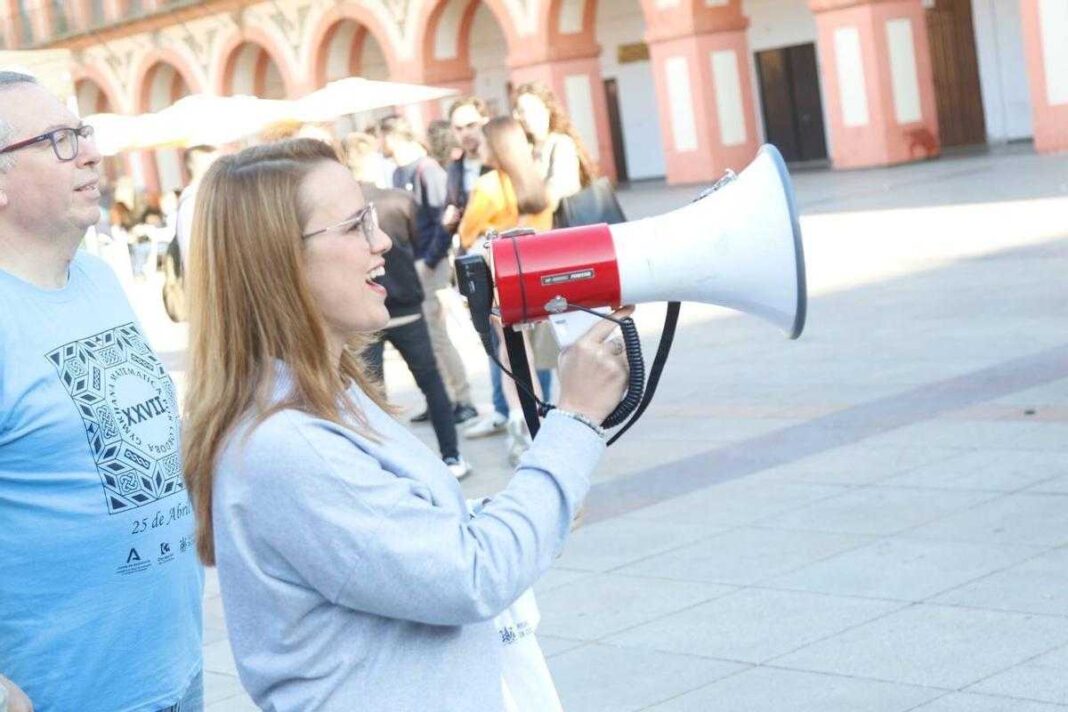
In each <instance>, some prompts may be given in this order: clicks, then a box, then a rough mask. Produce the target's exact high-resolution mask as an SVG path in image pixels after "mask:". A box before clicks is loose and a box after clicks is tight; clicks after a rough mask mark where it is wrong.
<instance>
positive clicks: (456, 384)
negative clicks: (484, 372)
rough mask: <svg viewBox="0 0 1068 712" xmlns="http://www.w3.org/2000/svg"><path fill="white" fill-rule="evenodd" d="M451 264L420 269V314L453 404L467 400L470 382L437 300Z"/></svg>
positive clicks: (441, 307) (443, 310)
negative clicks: (421, 298)
mask: <svg viewBox="0 0 1068 712" xmlns="http://www.w3.org/2000/svg"><path fill="white" fill-rule="evenodd" d="M450 270H451V266H450V264H449V260H447V259H444V260H442V261H441V262H439V263H438V265H437V266H436V267H435V268H434V269H432V270H430V271H429V272H420V278H421V279H422V283H423V291H424V292H425V297H424V299H423V316H424V318H425V319H426V328H427V330H428V331H429V332H430V343H431V345H432V346H433V349H434V358H435V359H437V361H438V368H439V373H440V374H441V375H442V376H444V378H445V387H446V388H447V389H448V395H449V397H450V399H451V400H452V402H453V403H455V404H456V405H457V406H462V405H467V404H469V403H470V402H471V385H470V384H469V383H468V381H467V371H466V370H465V369H464V363H463V360H462V359H461V358H460V354H459V352H457V351H456V347H455V346H453V345H452V341H450V340H449V332H448V329H447V328H446V326H445V316H446V314H445V308H444V307H443V306H442V304H441V300H440V299H438V294H437V293H438V290H439V289H445V288H446V287H448V286H449V275H450Z"/></svg>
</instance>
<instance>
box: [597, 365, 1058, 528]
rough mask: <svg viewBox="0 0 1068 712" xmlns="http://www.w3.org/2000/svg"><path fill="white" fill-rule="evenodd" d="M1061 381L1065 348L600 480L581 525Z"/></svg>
mask: <svg viewBox="0 0 1068 712" xmlns="http://www.w3.org/2000/svg"><path fill="white" fill-rule="evenodd" d="M1062 378H1068V344H1062V345H1060V346H1056V347H1053V348H1051V349H1045V350H1043V351H1040V352H1038V353H1035V354H1031V355H1028V356H1023V357H1020V358H1015V359H1011V360H1008V361H1005V362H1003V363H1000V364H997V365H995V366H991V367H987V368H984V369H980V370H978V371H973V372H971V373H968V374H964V375H962V376H957V377H954V378H950V379H946V380H943V381H938V382H934V383H930V384H925V385H922V386H918V387H916V388H913V389H910V390H908V391H905V392H903V393H900V394H896V395H892V396H888V397H885V398H880V399H877V400H874V401H870V402H868V403H862V404H859V405H857V406H854V407H852V408H848V409H846V410H844V411H839V412H837V413H833V414H831V415H827V416H824V417H821V418H816V419H814V420H811V421H808V422H805V423H801V424H798V425H792V426H789V427H787V428H783V429H780V430H777V431H772V432H770V433H767V434H764V435H760V436H757V437H754V438H750V439H749V440H746V441H743V442H740V443H732V444H729V445H725V446H722V447H719V448H716V449H713V450H710V451H709V452H706V453H701V454H698V455H692V456H689V457H685V458H682V459H679V460H676V461H673V462H669V463H665V464H661V465H657V466H655V467H652V468H648V469H646V470H643V471H640V472H638V473H636V474H633V475H630V476H628V477H625V478H619V479H614V480H609V481H606V482H600V483H598V484H595V485H594V486H593V487H592V488H591V489H590V493H589V496H588V497H587V500H586V502H587V507H588V510H587V521H589V522H590V523H593V522H597V521H603V520H605V519H610V518H612V517H616V516H619V515H621V514H625V513H627V512H631V511H635V510H637V509H641V508H644V507H647V506H649V505H651V504H655V503H658V502H661V501H664V500H666V499H672V498H674V497H679V496H682V495H685V494H690V493H692V492H695V491H697V490H699V489H704V488H706V487H709V486H711V485H717V484H722V483H724V482H727V481H731V480H736V479H740V478H743V477H746V476H748V475H752V474H754V473H756V472H760V471H762V470H766V469H769V468H771V467H777V466H779V465H785V464H789V463H791V462H796V461H798V460H801V459H803V458H806V457H810V456H812V455H816V454H820V453H823V452H828V451H830V450H833V449H836V448H838V447H842V446H844V445H850V444H855V443H858V442H860V441H862V440H864V439H866V438H869V437H872V436H874V435H880V434H884V433H887V432H890V431H892V430H898V429H901V428H904V427H905V426H908V425H913V424H915V423H918V422H922V421H927V420H931V419H933V418H936V417H938V416H940V415H942V414H944V413H947V412H951V411H954V410H959V409H961V408H964V407H969V406H972V405H975V404H977V403H982V402H984V401H989V400H994V399H996V398H1001V397H1004V396H1007V395H1009V394H1011V393H1016V392H1019V391H1023V390H1027V389H1031V388H1035V387H1037V386H1040V385H1043V384H1046V383H1049V382H1051V381H1055V380H1060V379H1062Z"/></svg>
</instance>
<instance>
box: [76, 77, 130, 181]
mask: <svg viewBox="0 0 1068 712" xmlns="http://www.w3.org/2000/svg"><path fill="white" fill-rule="evenodd" d="M74 98H75V100H76V101H77V102H78V115H79V116H81V117H82V118H85V117H86V116H91V115H93V114H105V113H108V114H110V113H115V110H116V107H115V106H113V105H112V103H111V100H110V99H109V98H108V94H107V92H106V91H104V89H103V88H102V87H101V86H100V85H99V84H97V83H96V82H95V81H94V80H92V79H79V80H78V81H76V82H75V83H74ZM103 165H104V175H105V176H106V177H107V181H108V183H109V184H110V185H114V182H115V180H116V179H117V178H118V177H119V176H120V175H121V174H122V165H123V159H122V158H121V157H120V156H107V157H105V158H104V162H103Z"/></svg>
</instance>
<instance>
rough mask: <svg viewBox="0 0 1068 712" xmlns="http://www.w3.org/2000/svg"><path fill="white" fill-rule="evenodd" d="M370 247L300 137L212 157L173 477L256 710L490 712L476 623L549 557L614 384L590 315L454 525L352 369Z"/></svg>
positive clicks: (493, 692)
mask: <svg viewBox="0 0 1068 712" xmlns="http://www.w3.org/2000/svg"><path fill="white" fill-rule="evenodd" d="M389 248H390V241H389V238H388V237H386V235H385V234H384V233H382V232H381V230H379V229H378V226H377V219H376V215H375V210H374V207H373V206H372V205H370V204H367V203H366V202H365V201H364V198H363V195H362V194H361V191H360V188H359V185H358V184H357V183H356V181H355V180H354V179H353V177H352V176H351V174H350V173H349V172H348V170H347V169H346V168H345V167H344V166H342V165H341V164H340V163H339V162H338V160H337V158H336V156H335V154H334V152H333V150H332V149H330V147H328V146H327V145H326V144H324V143H321V142H319V141H316V140H313V139H295V140H291V141H285V142H281V143H278V144H273V145H265V146H258V147H254V148H250V149H246V150H244V151H242V152H240V153H238V154H235V155H232V156H226V157H223V158H221V159H219V161H218V162H217V163H216V164H215V165H214V166H213V167H212V169H211V170H210V172H209V173H208V174H207V176H206V177H205V179H204V183H203V185H202V187H201V192H200V197H199V198H198V200H197V206H196V216H195V227H194V235H193V242H192V250H191V259H192V263H193V265H192V269H191V270H190V272H191V275H192V282H191V283H190V285H189V286H190V288H191V293H190V296H191V299H190V305H191V310H190V354H191V362H190V369H189V389H188V396H187V399H186V408H185V415H186V429H185V432H184V435H183V455H184V467H185V476H186V482H187V485H188V487H189V490H190V493H191V496H192V500H193V503H194V508H195V514H196V519H197V551H198V553H199V555H200V557H201V559H202V560H203V561H204V563H205V564H207V565H217V566H218V568H219V581H220V584H221V588H222V596H223V603H224V606H225V609H226V613H227V626H228V629H229V633H230V640H231V644H232V648H233V651H234V657H235V660H236V662H237V668H238V672H239V674H240V677H241V681H242V683H243V684H244V686H245V687H246V689H247V690H248V691H249V693H250V694H251V696H252V698H253V699H254V701H255V702H256V703H257V704H258V705H259V706H260V707H262V708H264V709H269V710H312V709H314V710H352V709H367V710H415V709H419V710H428V711H432V710H442V711H444V710H450V711H454V710H471V711H472V712H474V711H476V710H477V711H478V712H486V711H498V710H504V709H506V707H505V705H506V695H507V694H508V686H507V684H506V683H505V680H504V677H503V676H504V675H506V673H507V670H506V667H507V666H506V663H505V662H504V661H505V660H506V659H507V658H506V653H505V650H504V646H503V645H502V640H501V637H500V636H499V634H498V631H497V628H496V626H495V625H494V624H493V622H492V619H493V618H494V617H495V616H498V614H501V613H502V612H503V611H505V610H506V609H508V608H509V606H510V605H511V604H512V602H513V601H515V600H516V599H517V598H518V597H519V596H520V595H521V594H522V593H523V592H524V591H526V590H527V589H528V588H529V587H530V586H531V584H533V583H534V582H535V581H536V580H537V579H538V577H540V576H541V575H542V574H544V573H545V572H546V570H547V569H548V568H549V565H550V563H551V562H552V560H553V558H554V556H556V555H557V554H558V553H559V552H560V550H561V548H562V547H563V545H564V542H565V540H566V538H567V535H568V531H569V528H570V523H571V519H572V517H573V515H574V513H575V511H576V510H577V509H578V507H579V506H580V504H581V502H582V500H583V498H584V497H585V495H586V492H587V491H588V488H589V477H590V473H591V472H592V470H593V468H594V467H595V466H596V464H597V462H598V460H599V459H600V457H601V454H602V452H603V450H604V441H603V437H602V434H601V432H600V431H599V428H598V427H597V426H596V425H595V424H596V423H599V422H601V421H602V420H603V419H604V418H605V417H606V416H607V415H608V414H609V412H610V411H611V410H612V409H613V408H615V406H616V404H617V403H618V402H619V400H620V397H621V394H622V391H623V388H624V384H625V380H626V373H627V368H626V363H625V359H624V356H623V354H622V348H621V347H620V346H621V345H620V344H618V343H617V342H616V341H615V340H614V337H613V336H612V329H613V328H614V324H612V323H611V322H608V321H604V322H601V323H600V324H598V325H597V326H595V327H594V328H593V329H592V330H591V331H590V332H589V333H588V334H587V335H586V336H585V337H584V338H583V339H582V340H580V341H579V342H578V343H576V344H575V345H574V346H573V347H571V348H570V349H568V350H567V351H566V352H564V354H563V355H562V357H561V360H560V380H561V391H562V393H561V397H560V401H559V403H560V406H559V408H558V409H557V410H555V411H554V412H552V413H551V414H550V415H549V416H548V417H547V418H546V420H545V423H544V425H543V427H542V428H541V431H540V432H539V434H538V437H537V439H536V440H535V442H534V444H533V446H532V447H531V448H530V449H529V450H528V451H527V453H526V454H525V455H524V457H523V459H522V462H521V464H520V466H519V468H518V469H517V470H516V473H515V475H514V477H513V479H512V481H511V482H510V484H509V485H508V487H507V488H506V489H504V490H503V491H502V492H501V493H499V494H498V495H497V496H495V497H493V498H492V499H491V500H489V501H487V502H485V503H481V504H480V506H479V507H478V508H477V511H474V512H472V510H470V509H469V508H468V505H467V503H466V502H465V500H464V497H463V493H462V492H461V490H460V487H459V484H458V483H457V482H456V480H455V478H454V477H452V475H451V474H450V473H449V471H448V470H447V469H446V467H445V465H444V464H443V463H442V462H441V460H440V459H439V458H438V457H437V456H436V455H435V454H434V453H433V452H431V451H430V450H429V449H428V448H426V447H425V446H424V445H423V444H422V443H421V442H420V441H419V440H418V439H416V438H415V437H414V436H413V435H412V434H411V433H410V432H409V431H408V430H407V429H406V428H404V427H403V426H402V425H400V424H399V423H398V422H397V421H396V420H394V418H393V417H392V411H391V409H390V407H389V405H388V404H387V403H386V402H385V400H384V399H383V397H382V396H381V394H380V393H379V392H378V390H377V389H376V388H375V386H374V382H373V381H372V379H370V378H369V377H368V376H367V375H366V374H365V372H364V368H363V365H362V364H361V363H360V361H359V360H358V358H357V356H356V354H358V353H360V351H361V350H362V347H363V345H364V343H365V342H366V340H367V338H368V336H369V335H370V334H371V333H373V332H375V331H377V330H379V329H381V328H383V327H384V326H385V324H386V322H387V320H388V318H389V316H388V313H387V311H386V308H385V305H384V299H385V293H384V290H383V289H382V287H381V286H379V285H378V284H377V283H376V281H375V280H376V279H377V278H378V276H379V275H380V274H381V272H382V264H383V259H382V256H383V254H384V253H385V252H386V251H387V250H389ZM628 313H629V309H628V310H621V311H620V312H619V313H617V315H616V316H619V317H622V316H625V315H626V314H628ZM519 633H520V634H521V633H522V631H519ZM513 689H514V688H513ZM553 694H555V693H553ZM511 697H512V698H513V699H511V700H510V702H515V703H517V706H518V708H520V709H529V707H524V706H523V700H522V699H518V697H517V696H516V695H514V694H512V695H511ZM509 709H515V707H510V708H509Z"/></svg>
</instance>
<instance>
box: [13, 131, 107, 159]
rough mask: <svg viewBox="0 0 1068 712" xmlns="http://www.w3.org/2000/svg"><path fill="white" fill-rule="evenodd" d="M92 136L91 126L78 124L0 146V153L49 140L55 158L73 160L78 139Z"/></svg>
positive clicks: (76, 151)
mask: <svg viewBox="0 0 1068 712" xmlns="http://www.w3.org/2000/svg"><path fill="white" fill-rule="evenodd" d="M92 137H93V127H92V126H79V127H78V128H76V129H72V128H62V129H55V130H54V131H49V132H48V133H43V134H41V135H40V136H34V137H33V138H28V139H26V140H25V141H19V142H18V143H13V144H11V145H10V146H5V147H4V148H0V154H3V153H12V152H14V151H18V150H20V149H23V148H27V147H29V146H33V145H35V144H38V143H44V142H45V141H50V142H51V143H52V150H53V151H54V152H55V154H56V158H58V159H59V160H61V161H73V160H74V159H75V158H77V156H78V139H79V138H84V139H91V138H92Z"/></svg>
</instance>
